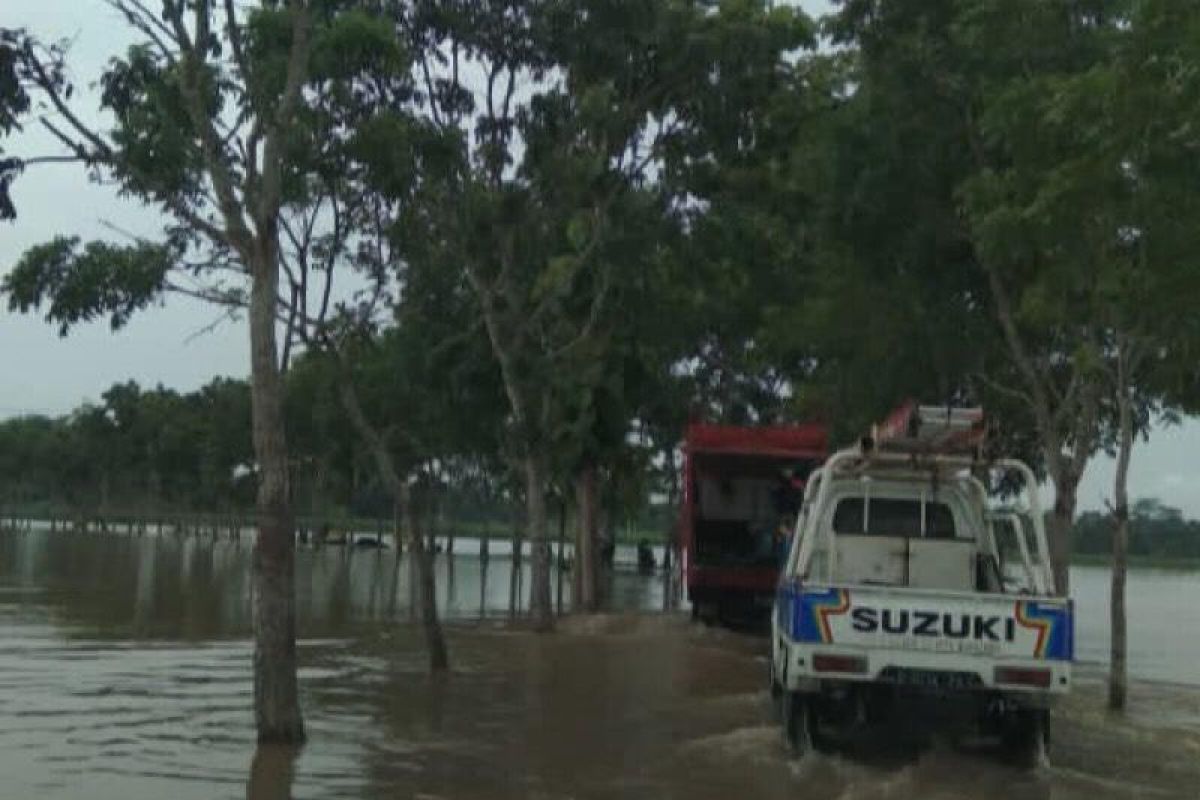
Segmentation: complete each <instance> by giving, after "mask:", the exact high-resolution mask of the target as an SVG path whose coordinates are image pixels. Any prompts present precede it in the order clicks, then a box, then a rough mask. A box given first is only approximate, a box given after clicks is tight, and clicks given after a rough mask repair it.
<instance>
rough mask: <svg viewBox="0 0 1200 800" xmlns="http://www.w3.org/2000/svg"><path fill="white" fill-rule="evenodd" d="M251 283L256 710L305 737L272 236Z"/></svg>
mask: <svg viewBox="0 0 1200 800" xmlns="http://www.w3.org/2000/svg"><path fill="white" fill-rule="evenodd" d="M257 262H258V263H256V264H255V265H254V272H253V281H252V283H251V291H250V399H251V410H252V418H253V431H254V456H255V459H256V460H257V462H258V496H257V512H258V538H257V540H256V541H255V544H254V715H255V722H256V724H257V726H258V740H259V741H260V742H302V741H303V740H304V720H303V717H302V716H301V713H300V699H299V692H298V686H297V681H296V585H295V584H296V575H295V540H294V538H293V523H292V509H291V498H290V496H289V493H288V460H287V459H288V452H287V438H286V435H285V432H284V422H283V383H282V381H281V380H280V375H279V366H278V360H277V359H278V353H277V351H276V346H275V310H276V305H275V304H276V291H277V288H278V283H279V266H278V261H277V258H276V254H275V251H274V245H273V244H270V243H269V244H268V245H267V246H266V247H265V248H264V251H263V252H261V253H260V254H259V258H258V259H257Z"/></svg>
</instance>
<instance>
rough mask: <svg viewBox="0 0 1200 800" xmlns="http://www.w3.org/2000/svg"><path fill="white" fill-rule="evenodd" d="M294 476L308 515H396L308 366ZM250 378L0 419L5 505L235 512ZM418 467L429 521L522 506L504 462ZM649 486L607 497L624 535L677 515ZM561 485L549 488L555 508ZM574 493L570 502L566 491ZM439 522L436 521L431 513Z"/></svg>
mask: <svg viewBox="0 0 1200 800" xmlns="http://www.w3.org/2000/svg"><path fill="white" fill-rule="evenodd" d="M288 382H289V386H288V402H287V406H286V414H287V419H288V428H289V437H290V442H291V451H292V457H291V464H292V474H291V486H292V493H293V501H294V504H295V513H296V515H297V516H298V517H299V518H302V519H305V520H308V521H310V522H311V521H313V520H317V521H320V520H327V521H329V522H330V523H331V524H334V525H339V524H349V523H350V521H351V520H357V521H360V522H361V521H363V520H380V519H384V520H390V519H392V516H393V508H392V501H391V498H390V497H389V495H388V493H387V492H386V491H385V490H384V488H383V487H382V486H381V485H380V483H379V480H378V477H377V474H376V472H375V470H374V469H373V465H372V463H371V460H370V455H369V453H368V452H367V450H366V449H365V447H363V446H362V444H361V443H360V441H359V439H358V438H357V437H356V436H355V435H354V434H353V432H352V431H350V430H349V429H348V427H347V426H346V422H345V419H344V415H343V414H342V412H341V409H340V407H339V406H338V405H337V403H336V399H335V398H334V397H333V395H332V391H331V390H330V389H329V387H321V386H318V385H315V384H316V383H319V382H318V381H315V380H314V379H313V374H312V371H311V370H308V371H306V370H304V369H298V370H295V371H293V372H292V373H291V374H290V375H289V379H288ZM250 424H251V423H250V390H249V386H248V385H247V383H246V382H245V381H242V380H234V379H229V378H218V379H216V380H213V381H212V382H210V383H209V384H207V385H205V386H203V387H201V388H200V389H197V390H196V391H193V392H177V391H175V390H172V389H166V388H163V387H161V386H160V387H157V388H154V389H143V388H141V387H140V386H139V385H138V384H137V383H134V382H132V381H131V382H127V383H119V384H115V385H113V386H112V387H111V388H109V389H108V390H107V391H105V392H104V393H103V395H101V400H100V401H99V402H89V403H85V404H83V405H81V406H80V407H78V408H76V409H75V410H74V411H72V412H71V413H69V414H66V415H63V416H58V417H50V416H42V415H32V416H21V417H14V418H11V419H7V420H3V421H0V511H9V512H14V513H21V514H28V515H51V514H53V515H54V516H57V517H60V518H61V517H71V516H79V517H83V516H104V515H122V516H129V515H139V514H144V515H149V516H154V515H170V514H184V515H187V514H228V515H243V514H244V515H247V516H249V515H250V514H252V513H253V510H254V491H255V487H254V457H253V452H252V449H251V434H250ZM435 467H436V468H427V469H426V470H425V471H424V472H423V473H422V474H421V481H422V483H421V486H422V488H423V489H424V491H423V492H422V493H421V500H422V502H421V505H422V506H423V512H424V514H425V515H426V516H427V517H429V518H431V521H432V520H434V519H436V520H442V521H443V524H449V523H450V522H453V523H455V524H457V525H458V526H459V527H460V528H461V527H463V526H465V528H466V529H468V530H471V531H474V530H482V529H483V528H484V527H488V528H489V529H490V531H491V535H493V536H495V535H500V534H501V532H502V531H504V532H507V531H508V530H509V529H511V528H512V527H514V525H515V524H517V523H518V522H519V520H520V519H521V518H522V512H523V507H522V505H521V498H520V496H519V493H517V492H516V491H515V487H513V486H510V485H508V483H507V481H508V480H510V479H509V477H508V475H507V473H506V472H505V471H504V470H503V468H502V467H501V466H500V465H499V464H494V463H488V462H485V461H483V460H482V459H468V458H464V457H446V458H442V459H440V460H438V461H436V462H435ZM649 490H650V489H649V485H647V486H646V487H644V488H643V489H642V490H641V491H636V492H632V493H631V492H625V493H624V494H623V495H622V496H615V495H614V496H611V497H608V498H606V500H607V508H606V512H607V513H606V514H605V517H606V523H607V524H606V527H607V528H608V529H609V530H611V531H612V532H613V534H614V535H616V536H617V537H618V538H623V539H628V538H631V537H632V538H636V537H638V536H643V535H644V536H647V537H648V538H652V539H662V538H664V536H665V533H666V529H667V526H668V520H669V519H670V518H671V517H672V516H673V514H672V513H670V512H668V511H667V510H666V509H665V508H663V507H660V506H651V505H650V504H649V502H648V499H647V498H648V492H649ZM560 500H561V498H560V497H558V495H556V494H552V495H551V514H552V517H551V518H552V519H554V520H555V522H557V517H558V512H559V510H560V508H561V503H560ZM568 505H569V503H568ZM433 524H437V523H436V522H434V523H433Z"/></svg>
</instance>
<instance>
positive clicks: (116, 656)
mask: <svg viewBox="0 0 1200 800" xmlns="http://www.w3.org/2000/svg"><path fill="white" fill-rule="evenodd" d="M459 545H460V547H459V548H458V549H459V552H460V556H459V557H458V558H457V559H456V560H455V562H454V567H453V573H454V574H453V580H451V577H450V574H449V570H448V565H447V563H446V561H447V559H445V558H444V557H443V558H440V559H439V560H438V568H439V570H440V573H441V574H440V576H439V577H440V579H441V582H440V583H439V601H440V602H441V603H442V606H443V613H444V614H446V616H447V617H448V618H450V620H451V624H450V626H449V638H450V647H451V652H452V659H453V662H454V673H453V674H452V675H451V676H450V678H449V679H447V680H434V679H432V678H431V677H430V676H429V675H428V673H427V671H426V669H425V666H426V665H425V657H424V654H423V652H422V650H421V646H420V641H421V640H420V636H419V632H418V631H417V630H416V629H415V627H414V626H413V625H411V624H410V623H409V622H408V616H409V612H408V609H409V606H410V603H409V597H410V586H411V575H410V570H409V564H408V562H407V561H406V560H404V559H400V560H397V559H396V557H395V554H394V553H392V552H390V551H386V550H385V551H380V550H375V549H355V550H346V549H334V548H328V549H325V550H320V551H312V550H303V551H302V552H300V553H299V555H298V561H297V578H298V592H297V594H298V603H299V615H298V617H299V619H298V622H299V632H300V636H301V641H300V643H299V653H300V658H301V672H300V683H301V691H302V701H303V704H304V708H305V711H306V715H307V725H308V731H309V736H310V740H309V743H308V744H307V745H306V746H305V747H304V748H303V749H302V750H299V751H294V750H290V749H286V748H273V747H260V748H257V749H256V748H255V743H254V733H253V727H252V725H253V719H252V715H251V713H250V703H251V686H250V654H251V644H250V641H249V638H248V637H249V631H250V607H249V588H250V587H249V546H248V542H237V541H227V540H221V541H217V542H213V541H211V540H202V539H198V538H188V539H175V538H173V537H164V538H157V537H141V538H139V537H126V536H96V535H90V536H79V535H74V534H69V533H57V534H49V533H35V534H3V533H0V797H5V798H7V797H14V798H24V797H39V798H40V797H45V798H75V797H80V796H86V797H89V798H122V800H124V799H126V798H129V799H130V800H142V798H146V799H149V798H160V797H172V798H185V800H186V799H187V798H214V797H216V798H239V797H247V798H256V799H257V798H284V797H295V798H301V799H302V798H327V797H328V798H343V797H344V798H364V797H413V796H422V795H427V796H431V797H453V798H468V799H469V798H481V799H482V798H526V797H547V798H560V797H561V798H568V797H571V798H635V799H636V798H654V799H655V800H658V799H659V798H687V800H707V798H713V800H716V798H721V799H722V800H725V798H728V797H746V798H767V799H768V800H769V799H771V798H785V797H786V798H789V799H790V798H795V797H797V796H803V797H806V798H817V799H818V800H819V799H821V798H830V799H831V800H832V798H841V797H864V798H884V797H890V798H901V800H910V799H912V800H915V799H916V798H926V797H933V798H957V797H985V798H990V797H995V798H1000V797H1006V798H1007V797H1012V796H1020V797H1022V798H1026V797H1033V798H1056V800H1058V799H1061V798H1066V799H1067V800H1073V799H1074V798H1081V799H1082V798H1086V800H1107V799H1108V798H1118V797H1131V796H1139V795H1141V794H1150V795H1153V796H1155V797H1167V798H1171V797H1180V798H1183V797H1188V798H1191V797H1194V796H1195V787H1196V786H1197V785H1200V764H1198V763H1197V762H1198V759H1197V756H1198V755H1200V732H1198V731H1200V690H1197V689H1188V688H1185V687H1180V686H1177V685H1169V684H1149V683H1138V684H1136V685H1135V687H1134V691H1133V703H1134V707H1133V709H1132V713H1131V715H1130V717H1129V718H1128V719H1126V720H1120V721H1118V720H1112V719H1109V718H1108V717H1107V716H1106V715H1105V714H1104V713H1103V711H1102V707H1103V693H1102V687H1101V685H1100V683H1099V681H1098V679H1097V678H1091V679H1089V678H1087V676H1086V674H1085V677H1084V680H1083V681H1082V684H1081V686H1080V687H1079V689H1078V691H1076V692H1075V693H1074V694H1073V695H1072V696H1071V697H1070V698H1069V700H1068V701H1067V703H1066V704H1065V705H1064V706H1063V707H1062V708H1061V709H1060V710H1059V711H1058V712H1056V714H1055V719H1054V729H1055V734H1054V740H1055V744H1054V748H1055V749H1054V767H1052V768H1051V769H1049V770H1043V771H1038V772H1024V771H1021V770H1018V769H1015V768H1014V767H1012V766H1010V765H1008V764H1006V763H1005V762H1004V761H1003V759H1001V758H998V757H997V754H996V753H995V750H994V747H991V746H990V745H989V744H987V743H970V742H962V741H951V740H948V739H947V740H943V739H940V738H937V737H935V738H934V740H933V741H932V743H931V744H928V743H923V742H922V743H918V740H917V739H916V738H914V736H913V735H912V733H911V732H910V731H908V730H907V729H906V728H905V727H903V726H899V727H892V728H887V727H884V728H880V729H877V730H875V731H873V732H872V734H871V735H872V736H873V737H874V738H872V739H869V740H864V741H860V742H858V743H857V744H856V746H855V747H853V748H851V749H850V750H848V751H843V752H841V753H839V754H835V755H832V756H819V757H811V758H807V759H805V760H803V761H801V762H794V761H791V760H789V759H787V758H786V757H785V755H784V751H783V748H782V746H781V745H780V743H779V735H778V732H777V728H776V726H775V725H774V724H773V723H772V722H771V721H770V714H769V707H768V699H767V695H766V692H764V691H763V688H762V677H763V672H764V660H763V657H762V652H763V648H764V646H763V642H762V640H761V639H759V638H756V637H753V636H744V635H738V634H733V633H730V632H727V631H720V630H709V629H705V628H702V627H698V626H693V625H691V624H690V623H689V622H688V621H687V620H686V618H684V617H682V616H678V615H661V614H644V613H643V614H633V613H622V612H617V613H614V614H609V615H604V616H597V617H587V618H575V619H566V620H564V621H563V622H562V624H561V626H560V627H561V630H560V632H559V633H558V634H557V635H554V636H550V637H540V636H535V635H532V634H527V633H523V632H520V631H514V630H513V629H511V628H510V627H509V626H508V625H507V613H508V601H509V589H510V573H509V568H508V566H509V564H510V563H511V562H510V561H509V560H508V559H507V558H506V557H505V555H504V554H503V553H501V554H500V555H496V552H495V549H493V551H492V554H491V557H490V558H488V559H487V560H486V562H485V560H484V559H481V558H478V557H477V556H471V555H466V556H463V555H461V553H462V551H463V549H465V548H463V547H462V543H461V542H460V543H459ZM493 545H495V543H493ZM526 569H527V567H526ZM1181 580H1186V579H1181ZM1135 581H1138V583H1137V586H1138V595H1137V597H1138V599H1139V600H1142V598H1144V597H1146V596H1147V594H1149V595H1153V591H1154V586H1155V585H1156V584H1154V582H1153V581H1149V580H1146V579H1143V578H1142V577H1135ZM1097 583H1098V582H1097ZM528 585H529V580H528V576H527V575H526V576H525V580H524V591H523V592H522V597H523V598H524V597H527V595H526V594H525V592H527V589H528ZM1077 585H1079V586H1080V587H1083V589H1082V590H1083V591H1087V588H1086V587H1087V586H1088V585H1089V579H1087V578H1085V579H1083V580H1080V581H1077ZM1163 585H1164V586H1166V587H1168V588H1167V590H1166V591H1169V592H1172V593H1173V592H1175V591H1176V590H1177V588H1178V587H1177V583H1172V582H1167V583H1165V584H1163ZM564 595H565V599H566V600H567V602H569V596H570V590H569V582H568V583H567V585H566V586H565V590H564ZM610 596H611V598H612V599H613V602H614V604H615V605H616V606H617V607H618V608H619V609H626V610H629V611H632V610H635V609H653V608H656V607H658V605H659V604H660V603H661V599H662V579H661V577H660V576H653V577H642V576H639V575H637V574H636V573H635V572H633V571H632V570H629V571H626V570H618V573H617V574H616V575H615V576H614V578H613V585H612V587H611V590H610ZM1169 596H1170V597H1174V596H1175V595H1174V594H1170V595H1169ZM1143 602H1146V603H1150V604H1151V605H1153V604H1154V603H1155V602H1157V601H1156V600H1155V599H1154V598H1153V597H1151V598H1150V599H1147V600H1144V601H1143ZM1088 613H1098V612H1095V611H1094V610H1093V611H1089V612H1088ZM1180 613H1182V612H1180V611H1178V610H1177V613H1176V619H1179V614H1180ZM1192 619H1194V617H1192ZM1089 624H1090V623H1089ZM1083 629H1084V630H1086V629H1087V626H1086V625H1085V626H1083ZM1151 630H1154V628H1151ZM1175 638H1176V639H1180V638H1183V637H1179V636H1178V634H1177V633H1176V635H1175ZM1179 646H1180V647H1185V648H1186V647H1188V646H1190V645H1189V644H1188V643H1186V642H1180V643H1179ZM1148 649H1149V650H1150V651H1152V652H1155V653H1159V652H1165V651H1166V648H1165V647H1159V646H1157V645H1156V644H1155V643H1151V646H1150V647H1148ZM1176 669H1177V670H1186V669H1194V664H1187V665H1185V666H1181V667H1176ZM1086 672H1087V670H1085V673H1086ZM918 744H919V745H920V746H918Z"/></svg>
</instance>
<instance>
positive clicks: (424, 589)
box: [335, 354, 450, 672]
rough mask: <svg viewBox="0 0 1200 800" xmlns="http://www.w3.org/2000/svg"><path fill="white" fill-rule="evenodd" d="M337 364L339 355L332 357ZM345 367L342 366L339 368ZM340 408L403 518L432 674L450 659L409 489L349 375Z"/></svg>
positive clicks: (341, 387)
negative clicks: (348, 419) (360, 401)
mask: <svg viewBox="0 0 1200 800" xmlns="http://www.w3.org/2000/svg"><path fill="white" fill-rule="evenodd" d="M335 357H336V358H338V359H339V361H340V358H341V356H340V354H335ZM342 366H343V367H344V365H342ZM338 383H339V386H338V390H339V393H340V394H341V399H342V406H343V407H344V408H345V409H346V413H347V415H348V416H349V417H350V423H351V424H352V425H354V428H355V430H357V431H358V435H359V436H360V437H361V438H362V440H363V442H365V443H366V445H367V447H368V448H369V449H370V451H371V455H372V456H373V457H374V459H375V466H376V468H377V469H378V470H379V477H380V480H382V481H383V483H384V485H385V486H387V488H388V491H389V492H390V493H391V495H392V497H393V498H394V500H395V502H396V504H397V505H398V506H399V508H400V511H401V514H402V515H403V519H404V534H405V538H406V539H407V540H408V552H409V557H410V558H411V559H412V562H411V564H412V565H413V567H414V569H415V574H414V575H413V579H414V581H415V586H416V597H417V608H418V613H419V616H420V618H421V627H422V629H423V630H424V632H425V645H426V647H427V649H428V651H429V668H430V670H432V671H433V672H443V671H445V670H447V669H449V666H450V658H449V655H448V653H447V651H446V637H445V635H444V634H443V633H442V623H441V620H439V619H438V613H437V585H436V580H435V578H434V575H433V559H432V557H431V555H430V552H429V549H428V548H427V547H426V545H425V540H424V538H423V537H422V536H421V532H420V531H419V530H418V529H417V522H416V513H415V509H414V508H413V497H412V487H411V486H409V484H408V481H406V480H404V479H403V478H402V477H401V475H400V471H399V470H398V469H397V468H396V463H395V461H394V460H393V459H392V454H391V452H390V451H389V450H388V447H387V443H386V442H384V440H383V437H382V436H380V434H379V432H378V431H376V430H375V428H374V426H372V425H371V423H370V420H368V419H367V417H366V415H365V414H364V413H363V410H362V407H361V406H360V405H359V403H358V394H357V393H356V392H355V390H354V384H353V383H352V381H351V378H350V376H349V375H342V376H341V378H340V380H339V381H338Z"/></svg>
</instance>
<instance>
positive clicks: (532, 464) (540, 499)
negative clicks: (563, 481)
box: [525, 454, 554, 631]
mask: <svg viewBox="0 0 1200 800" xmlns="http://www.w3.org/2000/svg"><path fill="white" fill-rule="evenodd" d="M525 509H526V515H525V519H526V525H527V527H528V529H529V547H530V550H531V553H530V567H531V569H530V587H529V613H530V616H532V617H533V627H534V629H535V630H538V631H550V630H553V629H554V606H553V605H552V604H551V598H550V540H549V538H548V537H547V535H546V534H547V531H546V480H545V476H544V475H543V468H542V462H541V459H540V458H539V457H538V456H537V455H534V454H530V455H527V456H526V457H525Z"/></svg>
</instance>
